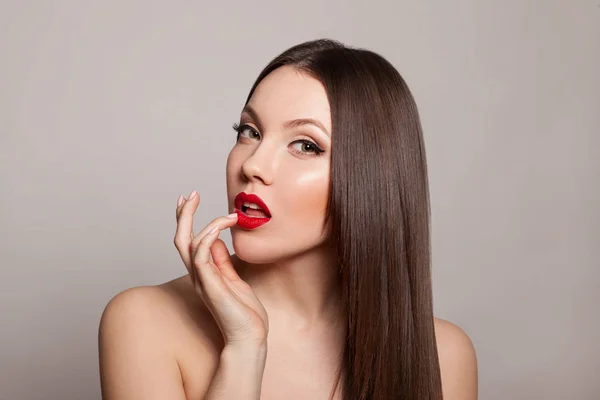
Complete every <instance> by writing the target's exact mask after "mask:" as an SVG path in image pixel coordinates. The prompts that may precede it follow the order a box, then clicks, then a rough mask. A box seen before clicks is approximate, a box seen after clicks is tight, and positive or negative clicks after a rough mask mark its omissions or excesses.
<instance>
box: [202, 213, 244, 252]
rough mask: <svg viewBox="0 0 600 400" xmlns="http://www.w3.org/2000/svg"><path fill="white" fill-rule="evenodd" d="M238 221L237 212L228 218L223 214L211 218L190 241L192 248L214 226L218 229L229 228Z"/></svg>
mask: <svg viewBox="0 0 600 400" xmlns="http://www.w3.org/2000/svg"><path fill="white" fill-rule="evenodd" d="M237 221H238V216H237V214H235V215H234V216H233V218H229V216H223V217H218V218H215V219H213V220H212V221H210V222H209V223H208V224H207V225H206V226H205V227H204V229H202V230H201V231H200V232H199V233H198V234H197V235H196V236H195V237H194V239H193V240H192V242H191V243H190V246H191V247H192V248H193V249H196V248H197V247H198V243H200V241H201V240H202V238H204V236H206V234H207V233H208V232H209V231H210V230H211V229H212V228H214V227H215V226H218V227H219V229H220V230H225V229H227V228H231V227H232V226H234V225H235V224H237Z"/></svg>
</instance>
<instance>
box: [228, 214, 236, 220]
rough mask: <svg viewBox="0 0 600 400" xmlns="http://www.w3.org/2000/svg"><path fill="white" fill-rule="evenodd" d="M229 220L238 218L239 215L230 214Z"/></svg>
mask: <svg viewBox="0 0 600 400" xmlns="http://www.w3.org/2000/svg"><path fill="white" fill-rule="evenodd" d="M227 218H231V219H234V218H237V213H233V214H229V215H228V216H227Z"/></svg>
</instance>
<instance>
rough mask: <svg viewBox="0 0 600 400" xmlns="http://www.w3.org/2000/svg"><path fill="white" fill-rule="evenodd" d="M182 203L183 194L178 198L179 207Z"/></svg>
mask: <svg viewBox="0 0 600 400" xmlns="http://www.w3.org/2000/svg"><path fill="white" fill-rule="evenodd" d="M182 203H183V196H182V195H179V197H178V198H177V207H179V206H181V204H182Z"/></svg>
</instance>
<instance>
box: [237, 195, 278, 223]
mask: <svg viewBox="0 0 600 400" xmlns="http://www.w3.org/2000/svg"><path fill="white" fill-rule="evenodd" d="M246 201H247V202H249V203H255V204H256V205H257V206H259V207H260V208H261V209H262V210H263V211H264V213H265V214H267V215H268V218H256V217H249V216H247V215H246V214H244V213H243V212H242V205H243V204H244V202H246ZM235 212H236V213H237V215H238V222H237V225H239V226H240V227H241V228H244V229H255V228H258V227H259V226H261V225H264V224H266V223H267V222H269V221H270V220H271V212H270V211H269V208H268V207H267V205H266V204H265V202H264V201H262V199H261V198H260V197H258V196H257V195H255V194H252V193H245V192H240V193H239V194H238V195H237V196H236V197H235Z"/></svg>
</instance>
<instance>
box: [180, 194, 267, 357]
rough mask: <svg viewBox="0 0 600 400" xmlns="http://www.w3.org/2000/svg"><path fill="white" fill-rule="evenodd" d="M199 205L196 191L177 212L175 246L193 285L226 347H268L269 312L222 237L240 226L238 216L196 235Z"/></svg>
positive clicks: (182, 201) (218, 221)
mask: <svg viewBox="0 0 600 400" xmlns="http://www.w3.org/2000/svg"><path fill="white" fill-rule="evenodd" d="M199 204H200V196H199V195H198V194H197V193H196V191H193V192H192V193H191V194H190V196H189V198H188V199H185V198H184V197H183V196H180V197H179V199H178V202H177V210H176V216H177V231H176V233H175V240H174V243H175V247H176V248H177V251H179V254H180V255H181V259H182V260H183V263H184V264H185V266H186V268H187V270H188V272H189V274H190V277H191V280H192V284H193V285H194V288H195V289H196V292H197V293H198V295H199V296H200V298H201V299H202V300H203V301H204V303H205V304H206V307H207V308H208V309H209V310H210V312H211V314H212V315H213V317H214V319H215V320H216V322H217V324H218V325H219V328H220V329H221V333H222V334H223V338H224V339H225V345H226V346H232V345H233V346H237V345H242V346H243V345H246V344H247V345H260V346H265V345H266V342H267V334H268V332H269V321H268V317H267V312H266V310H265V308H264V306H263V305H262V303H261V302H260V301H259V300H258V297H256V294H255V293H254V290H252V288H251V287H250V285H248V284H247V283H246V282H244V281H243V280H242V279H241V278H240V277H239V275H238V274H237V272H236V271H235V268H234V266H233V263H232V262H231V257H230V255H229V251H228V249H227V246H226V245H225V243H224V242H223V241H222V240H221V239H219V238H218V237H219V232H220V230H222V229H227V228H230V227H232V226H233V225H235V224H236V223H237V214H234V215H233V216H227V217H219V218H216V219H214V220H212V221H211V222H210V223H209V224H208V225H206V227H204V229H202V231H200V233H198V235H196V236H194V230H193V220H194V213H195V211H196V209H197V207H198V205H199ZM213 228H216V229H213ZM211 255H212V260H211V257H210V256H211Z"/></svg>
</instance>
